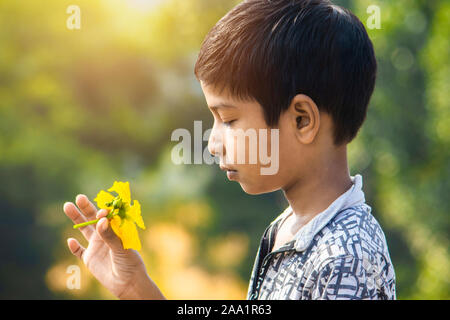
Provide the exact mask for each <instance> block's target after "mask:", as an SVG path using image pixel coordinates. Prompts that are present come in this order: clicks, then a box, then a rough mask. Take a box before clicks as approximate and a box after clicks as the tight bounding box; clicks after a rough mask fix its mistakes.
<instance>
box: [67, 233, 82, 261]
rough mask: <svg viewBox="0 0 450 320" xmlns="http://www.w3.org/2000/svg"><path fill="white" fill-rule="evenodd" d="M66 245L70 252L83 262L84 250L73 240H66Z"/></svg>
mask: <svg viewBox="0 0 450 320" xmlns="http://www.w3.org/2000/svg"><path fill="white" fill-rule="evenodd" d="M67 245H68V246H69V250H70V252H72V254H73V255H74V256H76V257H78V258H80V259H81V260H83V254H84V251H85V250H86V249H85V248H83V246H82V245H81V244H80V243H79V242H78V241H77V240H75V239H74V238H69V239H67Z"/></svg>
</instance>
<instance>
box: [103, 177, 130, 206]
mask: <svg viewBox="0 0 450 320" xmlns="http://www.w3.org/2000/svg"><path fill="white" fill-rule="evenodd" d="M108 191H110V192H111V191H115V192H117V194H118V195H119V197H121V198H122V200H123V201H124V202H127V203H130V202H131V196H130V183H129V182H128V181H127V182H120V181H114V184H113V186H112V187H111V188H109V189H108Z"/></svg>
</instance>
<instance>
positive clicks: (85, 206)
mask: <svg viewBox="0 0 450 320" xmlns="http://www.w3.org/2000/svg"><path fill="white" fill-rule="evenodd" d="M75 202H76V204H77V206H78V208H79V209H80V210H81V211H80V210H78V208H77V207H76V206H75V205H74V204H73V203H72V202H66V203H65V204H64V212H65V214H66V215H67V216H68V217H69V218H70V219H71V220H72V221H73V222H74V223H75V224H78V223H82V222H85V221H89V220H94V219H99V218H101V219H100V221H99V222H98V223H97V224H96V225H88V226H85V227H81V228H79V229H80V231H81V233H82V234H83V235H84V237H85V239H86V240H87V241H88V242H89V245H88V247H87V248H84V247H83V246H81V245H80V243H79V242H78V241H77V240H75V239H73V238H69V239H67V244H68V246H69V249H70V251H71V252H72V254H74V255H75V256H77V257H78V258H80V259H81V260H82V261H83V262H84V264H85V265H86V267H87V268H88V269H89V271H90V272H91V273H92V274H93V275H94V277H95V278H97V280H98V281H99V282H100V283H101V284H102V285H103V286H104V287H106V288H107V289H108V290H109V291H110V292H111V293H113V294H114V295H115V296H116V297H118V298H121V299H127V298H128V299H140V298H148V299H164V297H163V295H162V294H161V292H160V291H159V289H158V288H157V287H156V285H155V284H154V282H153V281H152V280H151V279H150V278H149V277H148V275H147V272H146V269H145V265H144V262H143V260H142V258H141V256H140V255H139V253H138V252H137V251H135V250H132V249H124V248H123V246H122V241H121V240H120V238H119V237H117V236H116V234H115V233H114V231H113V230H112V229H111V227H110V226H109V221H108V219H107V218H105V216H106V215H107V214H108V211H107V210H104V209H102V210H99V211H97V208H96V207H95V206H94V205H93V204H92V202H90V201H89V199H88V198H87V197H86V196H85V195H78V196H77V197H76V200H75Z"/></svg>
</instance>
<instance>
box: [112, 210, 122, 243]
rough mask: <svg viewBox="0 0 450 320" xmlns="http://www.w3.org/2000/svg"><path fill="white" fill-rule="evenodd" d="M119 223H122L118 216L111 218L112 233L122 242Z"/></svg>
mask: <svg viewBox="0 0 450 320" xmlns="http://www.w3.org/2000/svg"><path fill="white" fill-rule="evenodd" d="M121 223H122V219H121V218H120V217H119V216H114V217H112V219H111V228H112V229H113V231H114V233H115V234H116V235H117V236H118V237H119V238H120V239H121V240H122V238H123V234H122V230H121V228H120V225H121ZM122 241H123V240H122Z"/></svg>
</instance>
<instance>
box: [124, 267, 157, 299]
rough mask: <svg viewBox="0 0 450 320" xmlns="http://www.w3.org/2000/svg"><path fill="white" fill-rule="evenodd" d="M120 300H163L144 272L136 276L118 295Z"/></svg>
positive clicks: (153, 283)
mask: <svg viewBox="0 0 450 320" xmlns="http://www.w3.org/2000/svg"><path fill="white" fill-rule="evenodd" d="M118 298H119V299H121V300H165V299H166V298H165V297H164V296H163V294H162V293H161V291H160V290H159V288H158V286H157V285H156V284H155V282H154V281H153V280H152V279H151V278H150V277H149V276H148V274H147V273H146V272H143V273H141V274H140V275H138V276H136V278H135V279H134V281H133V283H132V284H131V285H130V286H129V287H128V288H127V289H125V290H124V292H123V293H122V294H120V296H119V297H118Z"/></svg>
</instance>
